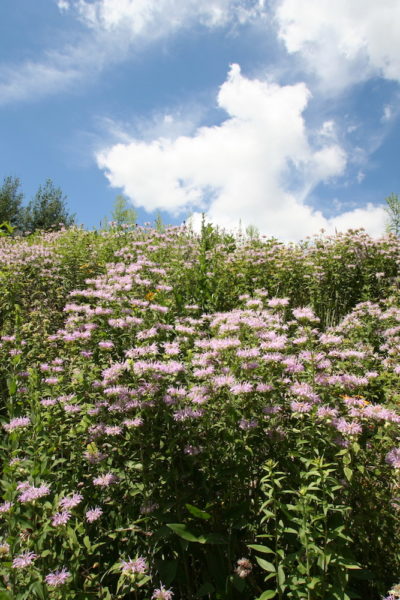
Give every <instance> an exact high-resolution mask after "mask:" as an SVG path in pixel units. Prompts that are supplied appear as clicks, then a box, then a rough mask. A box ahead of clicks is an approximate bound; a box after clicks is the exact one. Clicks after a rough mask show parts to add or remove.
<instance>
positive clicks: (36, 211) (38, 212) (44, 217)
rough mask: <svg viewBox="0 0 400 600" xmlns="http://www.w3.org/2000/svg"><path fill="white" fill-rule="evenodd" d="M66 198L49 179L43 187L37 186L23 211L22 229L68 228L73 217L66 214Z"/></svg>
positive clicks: (72, 222)
mask: <svg viewBox="0 0 400 600" xmlns="http://www.w3.org/2000/svg"><path fill="white" fill-rule="evenodd" d="M65 202H66V196H64V195H63V193H62V191H61V189H60V188H56V187H54V184H53V182H52V180H51V179H48V180H47V181H46V183H45V184H44V186H39V189H38V191H37V192H36V195H35V197H34V198H33V200H31V201H30V202H29V204H28V206H26V208H25V209H24V211H23V219H22V222H23V227H24V229H25V230H29V231H36V230H37V229H44V230H47V229H60V228H61V227H62V226H63V225H64V226H65V227H70V226H71V225H73V224H74V222H75V216H74V215H70V214H68V210H67V207H66V205H65Z"/></svg>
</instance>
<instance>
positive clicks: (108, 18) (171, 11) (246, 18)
mask: <svg viewBox="0 0 400 600" xmlns="http://www.w3.org/2000/svg"><path fill="white" fill-rule="evenodd" d="M56 4H57V6H58V9H59V10H60V13H61V14H62V15H66V14H68V15H69V16H73V17H76V19H78V21H79V22H80V27H81V29H80V31H79V33H76V35H75V39H74V43H73V44H68V45H64V46H61V47H54V48H52V49H45V50H44V51H43V53H42V55H41V56H38V58H37V60H36V61H35V60H29V61H27V62H22V63H19V64H3V65H1V64H0V105H5V104H7V103H10V102H16V101H20V100H23V101H27V100H37V99H39V98H42V97H45V96H47V95H49V94H55V93H59V92H65V91H66V90H69V89H74V88H75V89H76V86H77V84H80V85H82V83H83V82H85V83H87V82H88V81H92V80H93V78H95V77H96V76H97V75H98V74H99V73H101V72H102V70H103V69H104V68H105V67H107V66H111V65H113V64H116V63H118V62H121V61H124V60H126V59H127V57H128V56H135V55H138V54H140V53H142V52H143V49H144V48H145V47H146V45H147V44H150V43H154V42H155V41H157V40H159V39H163V38H166V37H168V36H171V35H173V34H175V33H176V32H177V31H179V30H183V29H188V28H190V27H194V26H199V25H200V26H202V27H204V28H207V29H215V28H224V27H228V28H229V27H230V26H232V27H233V26H238V25H242V24H245V23H249V22H252V21H253V22H255V21H257V22H259V20H260V18H262V17H265V16H266V12H265V10H264V7H263V1H262V0H202V2H198V1H197V0H94V1H91V2H88V1H86V0H56ZM82 24H83V26H84V27H83V28H82ZM55 34H56V32H55Z"/></svg>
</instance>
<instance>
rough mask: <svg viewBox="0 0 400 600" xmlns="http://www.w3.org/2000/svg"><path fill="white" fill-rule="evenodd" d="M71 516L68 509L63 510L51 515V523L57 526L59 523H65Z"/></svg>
mask: <svg viewBox="0 0 400 600" xmlns="http://www.w3.org/2000/svg"><path fill="white" fill-rule="evenodd" d="M70 518H71V513H70V512H69V511H68V510H63V511H62V512H58V513H56V514H55V515H53V518H52V521H51V524H52V525H53V527H59V526H60V525H66V524H67V523H68V521H69V519H70Z"/></svg>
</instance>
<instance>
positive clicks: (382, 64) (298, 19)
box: [275, 0, 400, 89]
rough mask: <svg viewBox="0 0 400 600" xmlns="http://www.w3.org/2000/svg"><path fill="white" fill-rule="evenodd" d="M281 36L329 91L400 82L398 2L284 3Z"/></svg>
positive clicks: (324, 0) (279, 17) (279, 12)
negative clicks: (374, 81)
mask: <svg viewBox="0 0 400 600" xmlns="http://www.w3.org/2000/svg"><path fill="white" fill-rule="evenodd" d="M275 19H276V22H277V25H278V30H279V36H280V37H281V39H282V40H283V42H284V43H285V45H286V49H287V50H288V52H290V53H298V54H299V55H300V56H301V57H302V58H303V59H304V60H305V62H306V64H307V66H308V69H309V70H310V71H313V72H314V73H315V74H316V75H317V76H318V78H319V79H320V81H321V82H322V83H323V85H324V86H325V87H327V88H332V89H335V88H344V87H346V86H347V85H349V84H351V83H354V82H357V81H361V80H363V79H366V78H369V77H372V76H381V77H384V78H386V79H391V80H396V81H400V36H399V34H398V23H399V22H400V2H399V1H398V0H384V2H377V1H376V0H335V2H332V0H281V1H280V2H279V3H278V5H277V8H276V11H275Z"/></svg>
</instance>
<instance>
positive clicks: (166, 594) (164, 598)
mask: <svg viewBox="0 0 400 600" xmlns="http://www.w3.org/2000/svg"><path fill="white" fill-rule="evenodd" d="M173 595H174V593H173V592H172V591H171V590H166V589H165V587H164V586H163V585H162V586H161V587H160V588H157V589H156V590H154V592H153V595H152V600H172V596H173Z"/></svg>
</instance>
